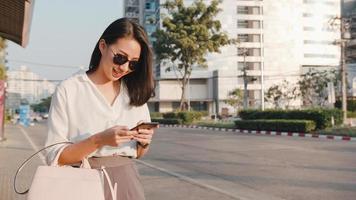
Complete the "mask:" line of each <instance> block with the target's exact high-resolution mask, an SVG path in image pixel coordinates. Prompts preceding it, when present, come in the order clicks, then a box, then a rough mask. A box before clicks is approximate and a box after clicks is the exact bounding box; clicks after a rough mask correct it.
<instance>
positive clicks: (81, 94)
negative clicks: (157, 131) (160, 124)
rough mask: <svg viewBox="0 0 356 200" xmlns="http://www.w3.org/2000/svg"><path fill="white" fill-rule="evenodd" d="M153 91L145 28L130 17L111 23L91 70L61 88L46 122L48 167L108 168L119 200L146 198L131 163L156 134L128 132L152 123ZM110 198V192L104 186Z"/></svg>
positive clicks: (98, 45)
mask: <svg viewBox="0 0 356 200" xmlns="http://www.w3.org/2000/svg"><path fill="white" fill-rule="evenodd" d="M153 91H154V82H153V77H152V52H151V50H150V47H149V44H148V39H147V35H146V33H145V31H144V30H143V28H142V27H141V26H140V25H138V24H137V23H135V22H132V21H130V20H128V19H126V18H122V19H118V20H116V21H114V22H113V23H112V24H110V25H109V26H108V27H107V28H106V30H105V31H104V33H103V34H102V36H101V37H100V39H99V41H98V42H97V44H96V46H95V49H94V51H93V53H92V56H91V60H90V66H89V70H88V71H87V72H86V73H83V74H77V75H74V76H73V77H71V78H69V79H67V80H65V81H63V82H62V83H61V84H59V85H58V87H57V89H56V92H55V93H54V95H53V98H52V102H51V108H50V112H49V119H48V138H47V142H46V146H48V145H51V144H54V143H58V142H64V141H69V142H73V144H68V145H62V146H60V145H57V146H54V147H53V148H51V149H50V150H49V151H48V154H47V162H48V164H50V165H75V164H77V163H80V162H81V161H82V160H83V159H84V158H89V162H90V164H91V167H92V168H100V167H102V166H105V168H106V171H107V172H108V173H109V175H110V178H111V182H116V183H117V184H118V185H117V199H120V200H124V199H135V200H141V199H145V198H144V193H143V188H142V185H141V183H140V181H139V176H138V173H137V170H136V166H135V165H134V163H133V161H132V160H131V158H139V157H142V156H143V155H144V154H145V153H146V152H147V151H148V148H149V144H150V142H151V139H152V135H153V133H154V131H153V130H151V129H140V130H137V131H130V130H129V128H132V127H134V126H135V125H136V124H138V123H139V122H141V121H150V115H149V111H148V108H147V105H146V102H147V101H148V99H149V98H150V97H151V96H152V94H153ZM104 188H105V196H106V199H110V198H111V193H110V191H109V189H108V187H107V183H105V186H104Z"/></svg>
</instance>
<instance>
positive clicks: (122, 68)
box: [119, 61, 129, 72]
mask: <svg viewBox="0 0 356 200" xmlns="http://www.w3.org/2000/svg"><path fill="white" fill-rule="evenodd" d="M119 67H120V70H121V71H122V72H127V71H129V61H127V62H126V63H124V64H122V65H120V66H119Z"/></svg>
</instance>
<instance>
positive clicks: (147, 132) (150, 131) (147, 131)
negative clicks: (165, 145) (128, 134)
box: [138, 129, 154, 135]
mask: <svg viewBox="0 0 356 200" xmlns="http://www.w3.org/2000/svg"><path fill="white" fill-rule="evenodd" d="M138 133H139V134H142V135H153V133H154V131H153V129H139V130H138Z"/></svg>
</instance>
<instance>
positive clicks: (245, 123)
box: [235, 119, 316, 132]
mask: <svg viewBox="0 0 356 200" xmlns="http://www.w3.org/2000/svg"><path fill="white" fill-rule="evenodd" d="M235 126H236V128H238V129H247V130H266V131H287V132H310V131H313V130H315V128H316V125H315V122H314V121H312V120H283V119H282V120H237V121H235Z"/></svg>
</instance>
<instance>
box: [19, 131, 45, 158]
mask: <svg viewBox="0 0 356 200" xmlns="http://www.w3.org/2000/svg"><path fill="white" fill-rule="evenodd" d="M18 127H19V128H20V130H21V133H22V134H23V135H24V136H25V137H26V139H27V141H28V142H29V143H30V144H31V146H32V148H33V149H34V150H35V151H36V152H37V151H38V150H39V149H38V148H37V146H36V145H35V143H34V142H33V141H32V139H31V138H30V136H29V135H28V133H27V131H25V129H23V128H22V127H21V126H18ZM37 155H38V156H39V157H40V159H41V161H42V162H43V164H45V165H46V159H45V157H44V155H43V153H42V152H40V153H39V154H37Z"/></svg>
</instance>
